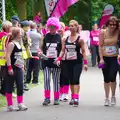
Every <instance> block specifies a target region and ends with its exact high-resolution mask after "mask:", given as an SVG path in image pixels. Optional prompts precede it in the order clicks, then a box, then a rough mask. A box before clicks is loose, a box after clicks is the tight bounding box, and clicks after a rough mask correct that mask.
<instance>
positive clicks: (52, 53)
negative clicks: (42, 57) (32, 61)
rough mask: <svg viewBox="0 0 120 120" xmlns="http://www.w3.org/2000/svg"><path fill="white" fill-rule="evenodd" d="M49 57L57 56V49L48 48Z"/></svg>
mask: <svg viewBox="0 0 120 120" xmlns="http://www.w3.org/2000/svg"><path fill="white" fill-rule="evenodd" d="M47 58H57V51H56V50H47Z"/></svg>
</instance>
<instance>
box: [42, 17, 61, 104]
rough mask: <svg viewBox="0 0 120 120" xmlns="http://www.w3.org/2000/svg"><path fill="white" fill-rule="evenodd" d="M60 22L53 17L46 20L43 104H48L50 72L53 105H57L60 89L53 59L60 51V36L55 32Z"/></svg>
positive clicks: (57, 68) (57, 71) (58, 68)
mask: <svg viewBox="0 0 120 120" xmlns="http://www.w3.org/2000/svg"><path fill="white" fill-rule="evenodd" d="M59 26H60V23H59V20H58V19H57V18H55V17H51V18H49V19H48V21H47V28H48V29H49V33H48V34H46V36H45V38H44V40H43V47H42V49H43V54H45V55H46V56H47V58H48V60H46V61H44V62H43V71H44V95H45V100H44V102H43V105H48V104H50V91H51V87H50V81H51V74H52V79H53V89H54V105H59V89H60V71H61V69H60V67H58V66H57V65H56V64H55V63H54V61H55V59H56V58H57V57H58V56H59V53H60V51H61V37H60V35H59V34H57V30H58V29H59Z"/></svg>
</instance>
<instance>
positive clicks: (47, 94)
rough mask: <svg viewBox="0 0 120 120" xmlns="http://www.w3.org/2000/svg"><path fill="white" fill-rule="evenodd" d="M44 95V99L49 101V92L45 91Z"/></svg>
mask: <svg viewBox="0 0 120 120" xmlns="http://www.w3.org/2000/svg"><path fill="white" fill-rule="evenodd" d="M44 95H45V98H48V99H50V90H45V91H44Z"/></svg>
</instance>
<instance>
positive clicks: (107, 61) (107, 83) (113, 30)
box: [99, 16, 119, 106]
mask: <svg viewBox="0 0 120 120" xmlns="http://www.w3.org/2000/svg"><path fill="white" fill-rule="evenodd" d="M118 26H119V25H118V19H117V18H116V17H114V16H112V17H110V19H109V20H108V22H107V28H106V29H105V30H102V31H101V33H100V46H99V49H100V65H102V72H103V77H104V89H105V97H106V99H105V104H104V105H105V106H109V105H110V100H109V93H110V90H111V92H112V95H111V105H115V104H116V98H115V92H116V75H117V70H118V63H117V57H118V44H117V43H118V35H119V28H118Z"/></svg>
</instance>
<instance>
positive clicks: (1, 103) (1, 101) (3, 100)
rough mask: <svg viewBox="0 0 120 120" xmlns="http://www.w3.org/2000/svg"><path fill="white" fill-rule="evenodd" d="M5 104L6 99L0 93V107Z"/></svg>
mask: <svg viewBox="0 0 120 120" xmlns="http://www.w3.org/2000/svg"><path fill="white" fill-rule="evenodd" d="M5 105H6V99H5V97H4V96H1V95H0V108H2V107H4V106H5Z"/></svg>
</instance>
